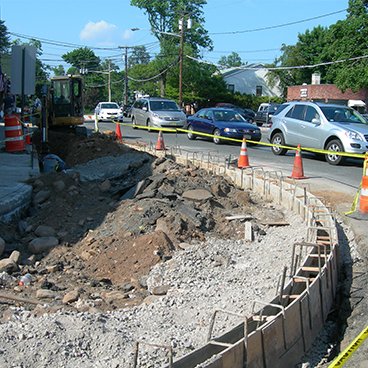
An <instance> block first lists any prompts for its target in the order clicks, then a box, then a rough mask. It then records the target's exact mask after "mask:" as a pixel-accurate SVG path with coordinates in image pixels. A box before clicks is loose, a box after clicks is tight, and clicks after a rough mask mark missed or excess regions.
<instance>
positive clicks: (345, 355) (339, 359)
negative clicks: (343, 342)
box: [328, 326, 368, 368]
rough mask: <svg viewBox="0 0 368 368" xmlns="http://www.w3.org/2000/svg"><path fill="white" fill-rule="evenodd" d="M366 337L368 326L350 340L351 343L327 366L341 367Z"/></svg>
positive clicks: (329, 367) (367, 335) (330, 367)
mask: <svg viewBox="0 0 368 368" xmlns="http://www.w3.org/2000/svg"><path fill="white" fill-rule="evenodd" d="M367 337H368V326H367V327H366V328H365V329H364V330H363V331H362V332H361V333H360V334H359V335H358V336H357V337H356V338H355V339H354V340H353V341H352V343H351V344H350V345H349V346H348V347H347V348H346V349H345V350H343V351H342V353H340V355H339V356H338V357H337V358H336V359H335V360H334V361H333V362H332V363H331V364H330V365H329V366H328V368H335V367H342V366H343V365H344V364H345V363H346V361H347V360H348V359H349V358H350V356H351V355H352V354H353V353H354V352H355V351H356V350H357V349H358V348H359V346H360V345H361V344H362V342H363V341H364V340H365V339H366V338H367Z"/></svg>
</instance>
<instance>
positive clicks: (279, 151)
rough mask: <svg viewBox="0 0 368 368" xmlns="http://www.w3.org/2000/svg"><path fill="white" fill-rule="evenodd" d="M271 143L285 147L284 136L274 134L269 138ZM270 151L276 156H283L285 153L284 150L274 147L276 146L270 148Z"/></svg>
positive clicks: (285, 150)
mask: <svg viewBox="0 0 368 368" xmlns="http://www.w3.org/2000/svg"><path fill="white" fill-rule="evenodd" d="M271 143H272V144H279V145H280V146H284V145H285V139H284V135H283V134H282V133H276V134H275V135H274V136H273V137H272V138H271ZM271 150H272V153H273V154H274V155H277V156H282V155H285V153H286V152H287V149H286V148H281V147H276V146H272V147H271Z"/></svg>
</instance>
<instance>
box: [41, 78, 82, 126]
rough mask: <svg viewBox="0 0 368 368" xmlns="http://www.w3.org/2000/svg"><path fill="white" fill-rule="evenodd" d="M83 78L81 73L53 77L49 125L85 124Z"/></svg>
mask: <svg viewBox="0 0 368 368" xmlns="http://www.w3.org/2000/svg"><path fill="white" fill-rule="evenodd" d="M82 82H83V80H82V77H81V76H80V75H66V76H57V77H53V78H51V88H50V97H49V109H48V110H49V119H48V123H49V127H50V128H51V127H66V126H69V127H70V126H77V125H83V123H84V119H83V83H82Z"/></svg>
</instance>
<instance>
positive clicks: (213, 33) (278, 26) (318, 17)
mask: <svg viewBox="0 0 368 368" xmlns="http://www.w3.org/2000/svg"><path fill="white" fill-rule="evenodd" d="M345 11H347V9H342V10H337V11H335V12H332V13H327V14H323V15H318V16H316V17H312V18H307V19H302V20H297V21H294V22H289V23H283V24H278V25H275V26H268V27H261V28H253V29H246V30H243V31H229V32H212V33H208V34H209V35H230V34H240V33H251V32H259V31H267V30H269V29H275V28H282V27H288V26H292V25H294V24H300V23H305V22H310V21H311V20H316V19H321V18H325V17H329V16H331V15H335V14H339V13H343V12H345Z"/></svg>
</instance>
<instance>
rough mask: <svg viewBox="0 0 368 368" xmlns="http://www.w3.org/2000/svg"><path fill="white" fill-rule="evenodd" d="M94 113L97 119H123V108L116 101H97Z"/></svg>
mask: <svg viewBox="0 0 368 368" xmlns="http://www.w3.org/2000/svg"><path fill="white" fill-rule="evenodd" d="M95 114H96V116H97V121H111V120H119V121H122V120H123V110H122V109H121V107H120V106H119V105H118V104H117V103H116V102H99V103H98V105H97V106H96V108H95Z"/></svg>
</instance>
